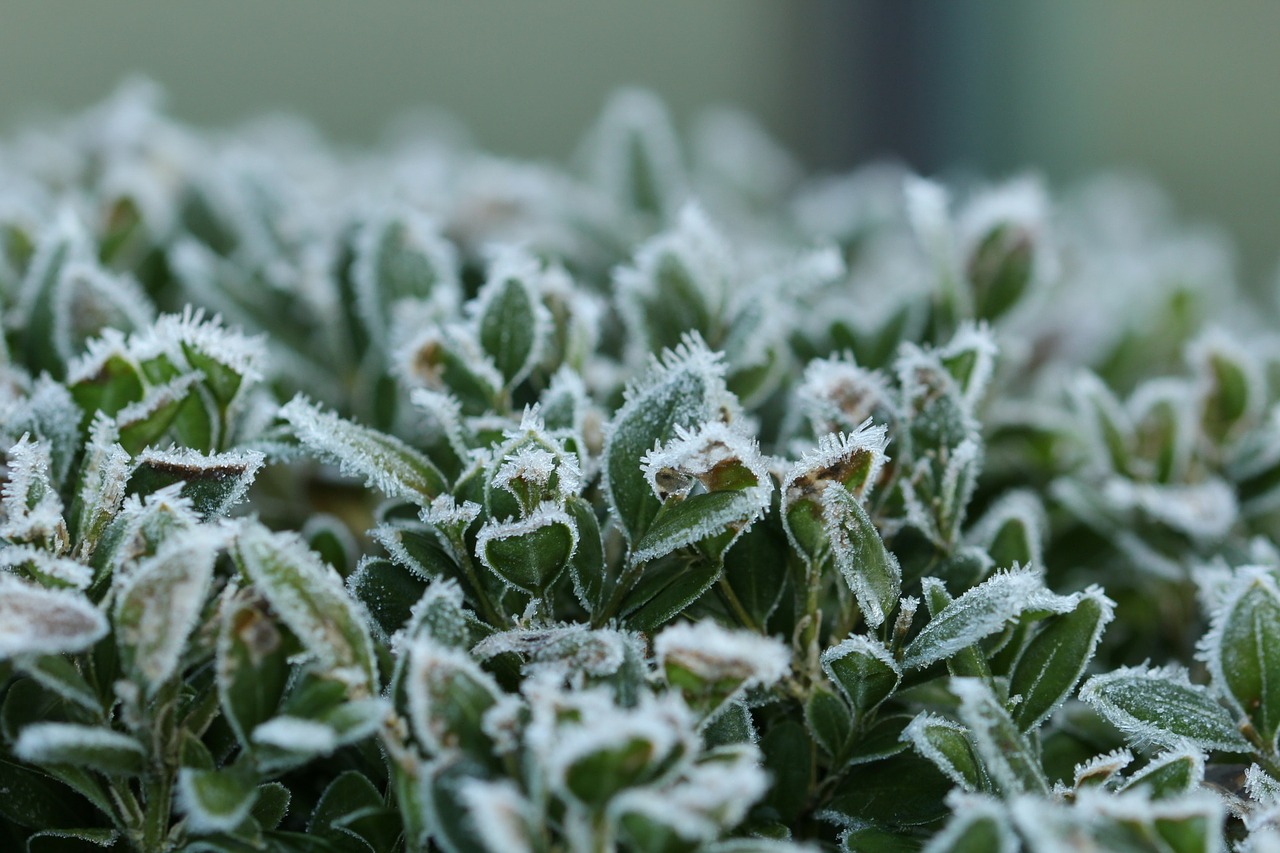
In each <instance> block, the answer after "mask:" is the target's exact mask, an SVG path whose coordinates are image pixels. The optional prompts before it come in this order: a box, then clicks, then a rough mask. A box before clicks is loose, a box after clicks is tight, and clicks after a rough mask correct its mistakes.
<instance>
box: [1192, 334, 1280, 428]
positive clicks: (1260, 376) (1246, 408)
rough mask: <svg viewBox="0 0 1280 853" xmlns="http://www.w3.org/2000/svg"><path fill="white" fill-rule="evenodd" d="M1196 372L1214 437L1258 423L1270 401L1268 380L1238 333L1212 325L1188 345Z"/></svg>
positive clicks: (1201, 397)
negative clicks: (1239, 427)
mask: <svg viewBox="0 0 1280 853" xmlns="http://www.w3.org/2000/svg"><path fill="white" fill-rule="evenodd" d="M1187 363H1188V364H1189V365H1190V366H1191V368H1192V370H1193V371H1194V372H1195V373H1196V385H1197V387H1196V389H1195V390H1196V397H1197V398H1199V399H1200V400H1201V406H1202V408H1203V410H1204V411H1203V420H1204V425H1205V427H1206V429H1207V430H1208V431H1209V433H1210V435H1211V436H1212V437H1215V438H1218V437H1221V436H1223V435H1224V434H1227V433H1229V432H1230V431H1232V430H1233V428H1236V427H1237V425H1249V424H1253V423H1256V422H1257V421H1258V420H1259V419H1260V418H1261V416H1262V408H1263V406H1265V405H1266V403H1267V379H1266V375H1265V373H1264V369H1263V366H1262V364H1261V363H1260V362H1259V360H1258V359H1257V358H1256V357H1255V356H1254V354H1253V353H1252V352H1251V351H1250V349H1249V348H1248V346H1246V345H1245V344H1244V342H1243V341H1241V340H1240V339H1239V338H1238V336H1237V335H1235V334H1232V333H1230V332H1228V331H1227V330H1225V329H1222V328H1210V329H1209V330H1207V331H1206V332H1204V333H1202V334H1201V335H1200V337H1198V338H1196V339H1195V340H1194V341H1192V342H1191V344H1190V345H1189V346H1188V347H1187Z"/></svg>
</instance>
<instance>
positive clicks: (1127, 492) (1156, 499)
mask: <svg viewBox="0 0 1280 853" xmlns="http://www.w3.org/2000/svg"><path fill="white" fill-rule="evenodd" d="M1102 494H1103V497H1104V498H1105V499H1106V501H1107V502H1108V503H1109V504H1110V505H1111V506H1112V508H1113V509H1115V510H1116V511H1119V512H1124V511H1131V510H1138V511H1140V512H1142V513H1143V514H1145V515H1146V516H1147V517H1149V518H1151V519H1153V520H1154V521H1157V522H1159V523H1161V524H1164V525H1166V526H1168V527H1172V528H1173V529H1174V530H1177V531H1179V532H1180V533H1185V534H1186V535H1187V536H1190V537H1191V538H1192V539H1194V540H1196V541H1197V542H1201V543H1207V542H1213V541H1216V540H1220V539H1222V538H1223V537H1224V536H1226V535H1227V533H1229V532H1230V530H1231V527H1232V525H1234V524H1235V523H1236V521H1237V520H1238V519H1239V517H1240V509H1239V506H1238V505H1237V504H1236V495H1235V490H1234V489H1233V488H1232V487H1231V486H1230V485H1228V484H1227V483H1225V482H1223V481H1222V480H1218V479H1211V480H1205V481H1204V482H1201V483H1194V484H1189V485H1163V484H1157V483H1135V482H1133V481H1132V480H1128V479H1125V478H1123V477H1111V478H1109V479H1108V480H1107V481H1106V483H1105V484H1104V485H1103V487H1102Z"/></svg>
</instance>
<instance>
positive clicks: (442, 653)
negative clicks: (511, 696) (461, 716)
mask: <svg viewBox="0 0 1280 853" xmlns="http://www.w3.org/2000/svg"><path fill="white" fill-rule="evenodd" d="M462 684H467V685H468V688H466V692H465V693H463V694H462V695H463V696H464V697H465V698H464V699H463V701H465V702H467V703H468V706H470V704H471V702H472V701H473V699H472V698H471V697H470V696H469V695H468V694H471V693H474V692H476V691H479V692H482V693H485V694H487V695H488V697H489V699H491V700H492V702H491V704H496V703H498V702H499V701H500V700H501V699H502V697H503V696H504V694H503V692H502V689H501V688H500V687H498V684H497V682H495V681H494V680H493V676H491V675H489V673H487V672H485V671H484V670H483V669H481V668H480V665H479V664H478V663H476V662H475V660H474V659H472V657H471V656H470V655H468V654H467V653H466V652H465V651H463V650H462V649H458V648H453V647H450V646H446V645H443V644H442V643H439V642H437V641H436V640H434V639H432V638H430V637H425V636H422V637H417V638H415V639H414V640H413V642H412V645H411V646H410V647H409V664H408V669H407V671H406V674H405V692H406V693H407V694H408V697H409V720H410V722H411V723H412V724H413V734H414V737H416V738H417V739H418V741H419V742H420V743H421V744H422V745H423V746H424V747H425V748H426V749H427V751H428V752H429V753H431V754H433V755H439V754H441V753H443V752H446V751H448V750H453V749H456V748H457V744H456V743H454V742H453V738H451V737H450V735H451V732H450V731H449V721H450V719H451V717H452V716H453V715H451V714H449V713H447V711H446V710H445V709H442V708H440V707H438V705H439V704H443V703H446V702H448V701H449V700H450V694H451V693H455V692H459V688H460V685H462ZM476 722H477V723H479V722H480V721H479V720H477V721H476Z"/></svg>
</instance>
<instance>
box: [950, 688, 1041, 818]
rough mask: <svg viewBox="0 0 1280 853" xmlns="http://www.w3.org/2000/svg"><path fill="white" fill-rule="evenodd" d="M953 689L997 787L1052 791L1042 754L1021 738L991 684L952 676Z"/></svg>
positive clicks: (1006, 789) (1013, 790) (963, 718)
mask: <svg viewBox="0 0 1280 853" xmlns="http://www.w3.org/2000/svg"><path fill="white" fill-rule="evenodd" d="M950 690H951V693H952V694H953V695H955V696H956V697H957V698H958V699H959V700H960V719H961V720H963V721H964V723H965V725H966V726H967V727H968V729H969V735H970V737H972V738H973V745H974V749H975V751H976V752H977V754H978V755H979V756H980V757H981V762H982V766H983V767H984V768H986V770H987V772H988V773H989V774H990V775H991V777H992V781H994V782H995V783H996V787H997V790H999V791H1001V792H1003V793H1005V794H1010V793H1013V792H1016V791H1032V792H1037V793H1042V794H1048V793H1049V784H1048V781H1047V780H1046V779H1045V778H1044V770H1043V768H1042V767H1041V766H1040V759H1039V756H1038V755H1037V754H1036V753H1034V752H1033V751H1032V750H1031V749H1030V748H1029V747H1028V746H1027V745H1026V743H1025V741H1024V739H1023V738H1021V737H1019V735H1018V731H1017V727H1016V726H1015V725H1014V723H1013V720H1012V719H1011V718H1010V717H1009V712H1008V710H1007V709H1006V708H1005V707H1004V704H1003V703H1002V702H1001V701H1000V699H999V698H997V697H996V695H995V693H994V692H993V691H992V689H991V687H990V686H989V685H988V684H987V683H986V682H985V681H983V680H982V679H980V678H952V679H951V682H950ZM1011 740H1012V741H1013V742H1010V741H1011Z"/></svg>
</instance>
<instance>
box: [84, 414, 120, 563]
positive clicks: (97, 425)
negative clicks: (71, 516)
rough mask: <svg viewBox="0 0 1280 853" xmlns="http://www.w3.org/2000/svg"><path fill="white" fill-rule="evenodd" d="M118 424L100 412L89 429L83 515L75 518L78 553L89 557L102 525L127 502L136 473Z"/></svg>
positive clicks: (85, 459)
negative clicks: (123, 444)
mask: <svg viewBox="0 0 1280 853" xmlns="http://www.w3.org/2000/svg"><path fill="white" fill-rule="evenodd" d="M118 438H119V433H118V432H117V430H116V427H115V423H114V422H113V421H112V420H111V419H110V418H109V417H107V416H106V415H104V414H102V413H98V414H97V415H96V416H95V417H94V419H93V424H92V426H90V428H89V442H88V444H87V445H86V446H85V458H84V461H83V462H82V463H81V464H80V489H79V494H78V498H79V501H80V515H79V517H78V518H77V519H76V535H77V538H78V539H79V547H78V550H77V556H79V557H81V558H87V557H88V556H89V555H90V554H92V552H93V549H94V548H95V547H96V546H97V542H98V537H99V536H100V535H101V533H102V530H103V528H104V527H105V526H106V525H107V523H108V522H110V521H111V519H112V518H114V517H115V516H116V514H117V513H118V512H120V509H121V507H122V506H123V505H124V497H125V488H126V486H127V485H128V483H129V475H130V474H132V473H133V459H132V458H131V457H130V456H129V453H128V451H126V450H125V449H124V448H123V447H121V446H120V443H119V441H118V440H117V439H118Z"/></svg>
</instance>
